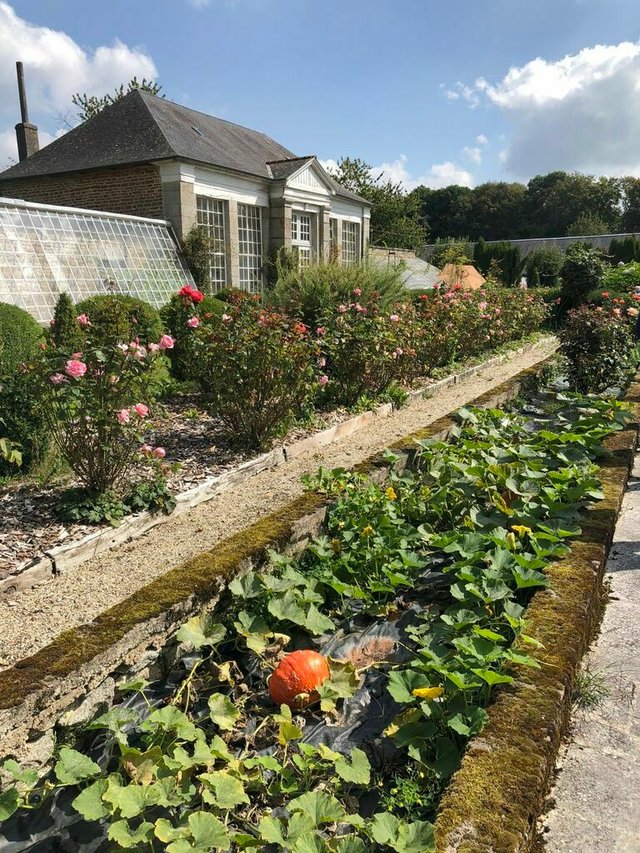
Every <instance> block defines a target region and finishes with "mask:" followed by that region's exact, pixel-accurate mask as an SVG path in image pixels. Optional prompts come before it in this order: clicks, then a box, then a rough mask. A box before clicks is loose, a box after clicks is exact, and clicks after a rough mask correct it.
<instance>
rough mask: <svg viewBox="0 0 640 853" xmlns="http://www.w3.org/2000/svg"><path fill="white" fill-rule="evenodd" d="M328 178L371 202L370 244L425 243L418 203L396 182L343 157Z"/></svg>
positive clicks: (407, 245) (417, 245) (415, 245)
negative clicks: (374, 173)
mask: <svg viewBox="0 0 640 853" xmlns="http://www.w3.org/2000/svg"><path fill="white" fill-rule="evenodd" d="M331 174H332V176H333V178H335V180H336V181H338V183H339V184H342V186H343V187H345V188H346V189H348V190H351V192H354V193H357V194H358V195H360V196H362V197H363V198H366V199H367V200H368V201H370V202H372V204H373V209H372V211H371V235H370V239H371V242H372V243H373V244H374V245H384V246H390V247H391V246H393V247H395V248H398V249H419V248H420V247H421V246H423V245H424V244H425V243H426V242H427V229H426V227H425V224H424V222H423V220H422V216H421V211H420V200H419V197H418V196H415V195H414V194H413V193H407V192H406V191H405V189H404V188H403V186H402V184H401V183H400V182H396V183H394V182H393V181H390V180H385V179H384V173H381V174H380V175H378V176H375V175H373V174H372V171H371V166H369V165H368V163H365V161H364V160H361V159H359V158H355V159H352V158H350V157H343V158H342V159H341V160H339V161H338V165H337V168H336V169H335V170H333V171H332V173H331Z"/></svg>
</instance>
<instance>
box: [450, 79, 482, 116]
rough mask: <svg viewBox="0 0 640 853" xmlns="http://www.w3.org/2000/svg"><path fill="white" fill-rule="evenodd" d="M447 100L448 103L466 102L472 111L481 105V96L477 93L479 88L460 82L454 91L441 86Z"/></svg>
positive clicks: (454, 87)
mask: <svg viewBox="0 0 640 853" xmlns="http://www.w3.org/2000/svg"><path fill="white" fill-rule="evenodd" d="M440 88H441V89H442V91H443V93H444V96H445V98H446V99H447V100H448V101H459V100H461V99H462V100H463V101H466V102H467V103H468V104H469V106H470V107H471V109H472V110H474V109H475V108H476V107H478V106H479V105H480V96H479V94H478V92H477V87H472V86H467V85H466V84H465V83H461V82H460V81H458V82H457V83H455V84H454V86H453V88H452V89H447V87H446V86H444V84H441V85H440Z"/></svg>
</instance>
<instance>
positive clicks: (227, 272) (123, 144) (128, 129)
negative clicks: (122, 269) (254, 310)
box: [0, 90, 371, 291]
mask: <svg viewBox="0 0 640 853" xmlns="http://www.w3.org/2000/svg"><path fill="white" fill-rule="evenodd" d="M20 127H21V126H20V125H18V127H17V128H16V129H17V131H18V135H19V138H20V131H19V128H20ZM29 129H30V131H31V127H30V128H29ZM33 130H35V128H34V129H33ZM23 135H24V134H23ZM34 140H35V141H34ZM23 142H24V145H23V149H24V150H21V155H25V156H24V159H22V160H21V161H20V162H19V163H18V164H16V165H15V166H12V167H11V168H10V169H7V170H6V171H4V172H2V173H0V196H5V197H8V198H19V199H24V200H26V201H31V202H40V203H45V204H53V205H63V206H70V207H76V208H88V209H92V210H99V211H108V212H111V213H121V214H132V215H135V216H143V217H151V218H156V219H158V218H159V219H166V220H168V221H169V222H170V223H171V224H172V226H173V228H174V230H175V232H176V234H177V235H178V237H179V238H183V237H184V236H185V234H186V233H187V232H188V231H189V229H190V228H191V227H192V226H193V225H194V224H196V223H198V224H201V225H203V226H204V227H205V228H206V229H207V231H208V233H209V235H210V237H212V238H213V240H212V245H213V251H212V255H211V280H212V283H213V287H214V289H220V288H222V287H225V286H233V287H240V288H243V289H245V290H250V291H257V290H260V289H261V287H262V284H263V277H264V273H263V270H264V264H265V261H266V259H267V257H268V255H269V253H270V252H271V251H275V250H277V249H278V248H279V247H282V246H284V247H286V248H291V247H295V248H297V249H298V257H299V262H300V264H303V265H304V264H308V263H310V262H311V261H315V260H328V259H329V257H334V258H337V260H338V261H339V262H340V263H342V264H353V263H357V262H358V261H359V260H360V259H362V258H363V257H364V255H365V252H366V247H367V243H368V239H369V221H370V211H371V204H370V202H368V201H366V199H363V198H361V197H360V196H358V195H356V194H355V193H352V192H350V191H349V190H347V189H345V188H344V187H342V186H341V185H340V184H338V183H337V182H336V181H335V180H333V178H332V177H331V176H330V175H329V174H328V173H327V172H326V171H325V169H324V168H323V167H322V165H321V164H320V163H319V162H318V160H317V158H316V157H315V156H313V155H308V156H305V157H296V156H295V155H294V154H293V153H292V152H291V151H288V150H287V149H286V148H284V147H283V146H282V145H280V144H278V143H277V142H274V140H272V139H270V138H269V137H268V136H265V135H264V134H263V133H259V132H258V131H255V130H250V129H248V128H245V127H241V126H240V125H237V124H233V123H231V122H228V121H224V120H223V119H219V118H214V117H213V116H209V115H206V114H204V113H200V112H196V111H195V110H191V109H189V108H187V107H183V106H181V105H179V104H175V103H173V102H171V101H168V100H166V99H164V98H158V97H155V96H153V95H150V94H148V93H147V92H142V91H140V90H134V91H132V92H130V93H129V94H128V95H126V96H125V97H124V98H122V99H120V100H119V101H117V102H116V103H114V104H112V105H111V106H109V107H106V108H105V109H103V110H102V111H101V112H99V113H98V114H97V115H96V116H94V117H93V118H91V119H89V120H88V121H86V122H84V123H83V124H81V125H79V126H78V127H76V128H74V129H73V130H71V131H69V132H68V133H66V134H65V135H64V136H62V137H60V138H59V139H56V140H55V141H54V142H51V143H50V144H49V145H47V146H46V147H45V148H42V149H40V150H38V148H37V133H36V134H35V135H34V134H33V133H32V132H30V135H29V136H28V138H26V139H24V140H23Z"/></svg>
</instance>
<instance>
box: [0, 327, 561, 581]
mask: <svg viewBox="0 0 640 853" xmlns="http://www.w3.org/2000/svg"><path fill="white" fill-rule="evenodd" d="M554 337H555V336H554V335H546V336H544V337H541V338H539V340H537V341H534V342H533V343H529V344H525V345H524V346H521V347H518V348H517V349H515V350H510V351H509V352H508V353H504V354H501V355H497V356H493V357H492V358H490V359H487V361H483V362H481V363H479V364H475V365H471V366H470V367H467V368H464V369H462V370H461V371H459V372H457V373H453V374H451V375H450V376H447V377H445V378H444V379H441V380H439V381H438V382H434V383H433V384H432V385H427V386H425V387H424V388H418V389H416V390H414V391H410V392H409V399H411V400H413V399H416V398H418V397H430V396H432V395H433V394H434V393H435V392H436V391H438V390H440V389H442V388H446V387H448V386H449V385H453V384H455V383H458V382H459V381H460V380H461V379H462V378H464V377H467V376H472V375H474V374H477V373H480V372H481V371H482V370H485V369H486V368H488V367H492V366H493V365H495V364H504V362H506V361H509V359H510V358H512V357H513V356H516V355H522V354H524V353H526V352H533V351H534V350H536V349H538V347H540V346H544V345H545V344H546V343H549V342H551V341H552V340H553V339H554ZM393 411H394V409H393V406H392V405H391V404H390V403H385V404H383V405H381V406H378V407H377V408H376V409H375V410H372V409H370V410H368V411H366V412H363V413H362V414H360V415H356V416H354V417H352V418H349V419H348V420H346V421H343V422H342V423H339V424H336V425H335V426H332V427H328V428H327V429H324V430H321V431H320V432H317V433H314V434H313V435H310V436H307V437H306V438H302V439H300V440H298V441H294V442H293V443H292V444H287V445H284V446H282V447H277V448H275V449H274V450H271V451H270V452H269V453H263V454H262V455H261V456H258V457H256V458H255V459H249V460H248V461H247V462H243V463H241V464H240V465H238V466H237V467H236V468H233V469H232V470H230V471H226V472H225V473H224V474H220V475H219V476H217V477H209V478H208V479H206V480H203V482H201V483H199V484H198V485H197V486H194V488H192V489H189V490H188V491H186V492H181V493H180V494H179V495H177V496H176V508H175V509H174V511H173V512H172V513H171V514H170V515H163V514H162V513H151V512H148V511H144V512H141V513H138V514H136V515H133V516H130V517H129V518H125V519H124V520H123V521H122V522H121V524H120V525H119V526H118V527H115V528H111V527H110V528H108V529H106V530H96V531H94V532H92V533H88V534H87V535H86V536H84V537H83V538H82V539H79V540H77V541H75V542H69V543H67V544H64V545H58V546H56V547H55V548H50V549H49V550H47V551H45V552H44V555H45V556H44V557H41V558H38V559H36V560H33V561H31V562H30V563H28V564H27V565H26V566H25V567H24V568H23V569H22V571H20V572H17V573H16V574H14V575H9V577H7V578H5V579H3V580H2V581H0V595H1V596H4V597H11V596H14V595H16V594H17V593H19V592H21V591H22V590H25V589H30V588H32V587H34V586H40V585H41V584H43V583H46V582H47V581H50V580H51V579H52V578H53V576H54V575H58V574H66V573H67V572H69V571H71V570H73V569H75V568H77V567H78V566H80V565H81V564H82V563H84V562H86V561H87V560H90V559H91V558H92V557H95V556H97V555H98V554H101V553H103V552H105V551H109V550H111V549H112V548H116V547H117V546H118V545H122V544H124V543H125V542H130V541H131V540H133V539H138V538H139V537H140V536H143V535H144V534H145V533H147V532H148V531H149V530H151V529H152V528H153V527H157V525H159V524H163V523H164V522H165V521H168V520H169V519H172V518H175V517H176V516H179V515H182V513H184V512H188V511H189V510H190V509H193V507H196V506H198V504H200V503H204V502H205V501H209V500H212V498H215V497H217V496H218V495H220V494H222V493H223V492H226V491H228V490H229V489H231V488H233V486H236V485H238V483H241V482H243V481H244V480H247V479H249V478H250V477H253V476H254V475H255V474H259V473H260V472H261V471H264V470H266V469H267V468H275V467H277V466H278V465H284V464H286V463H287V462H290V461H291V460H293V459H296V458H297V457H298V456H301V455H302V454H304V453H309V452H311V451H314V450H318V449H320V448H321V447H326V446H327V445H328V444H333V443H334V442H336V441H340V440H341V439H343V438H346V437H347V436H349V435H352V434H353V433H355V432H357V431H358V430H360V429H362V428H363V427H366V426H367V425H368V424H370V423H371V422H372V421H373V420H375V419H376V418H387V417H390V416H391V415H392V414H393Z"/></svg>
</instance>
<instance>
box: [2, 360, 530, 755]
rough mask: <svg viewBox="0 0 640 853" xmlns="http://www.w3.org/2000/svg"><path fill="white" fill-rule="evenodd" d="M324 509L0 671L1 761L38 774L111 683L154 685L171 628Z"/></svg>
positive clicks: (291, 507)
mask: <svg viewBox="0 0 640 853" xmlns="http://www.w3.org/2000/svg"><path fill="white" fill-rule="evenodd" d="M538 369H539V366H536V367H533V368H530V369H528V370H525V371H523V372H522V373H519V374H518V375H517V376H515V377H512V378H511V379H510V380H508V381H507V382H505V383H504V384H503V385H500V386H498V388H495V389H493V390H492V391H488V392H487V393H485V394H483V395H481V396H480V397H478V398H476V400H474V401H472V403H471V404H470V405H478V406H487V407H496V406H499V405H501V404H502V403H504V402H505V401H507V400H509V399H512V398H514V397H516V396H517V395H518V394H519V393H520V390H521V388H522V387H523V383H524V382H526V381H528V379H529V378H530V377H532V376H534V375H535V374H536V373H537V371H538ZM453 423H454V422H453V419H452V418H450V417H445V418H441V419H440V420H438V421H436V422H435V423H432V424H430V425H429V426H428V427H426V428H425V429H424V430H421V431H419V432H416V433H413V434H411V435H408V436H406V437H405V438H403V439H402V440H401V441H399V442H397V443H396V444H395V445H393V446H392V447H391V449H392V450H393V451H394V452H395V453H396V454H397V455H398V456H399V457H400V462H399V463H398V465H399V467H403V466H404V465H406V464H407V463H410V462H411V458H412V454H413V453H414V452H415V445H416V441H419V440H421V439H425V438H440V439H445V438H446V437H447V436H448V435H449V431H450V430H451V428H452V427H453ZM358 467H359V470H361V471H366V472H367V473H370V474H371V476H373V477H375V478H376V479H378V478H379V479H383V478H384V477H386V476H387V474H388V472H389V462H387V461H386V460H384V459H383V458H382V456H376V457H374V458H372V459H370V460H369V461H368V462H366V463H364V464H362V465H360V466H358ZM326 506H327V501H326V499H325V498H324V497H322V496H320V495H317V494H311V493H309V494H305V495H303V496H302V497H300V498H298V499H297V500H295V501H292V502H291V503H289V504H288V505H287V506H286V507H284V508H283V509H282V510H280V511H278V512H277V513H275V514H274V515H271V516H268V517H267V518H264V519H261V520H260V521H258V522H257V523H256V524H253V525H252V526H251V527H249V528H247V529H245V530H243V531H240V532H239V533H237V534H235V535H234V536H232V537H230V538H229V539H226V540H224V541H223V542H221V543H219V544H218V545H216V547H215V549H213V550H212V551H208V552H205V553H203V554H201V555H199V556H198V557H196V558H194V559H192V560H189V561H188V562H186V563H184V564H182V565H181V566H178V567H176V568H175V569H172V570H170V571H169V572H167V573H166V574H164V575H162V576H161V577H159V578H157V579H156V580H155V581H153V582H152V583H150V584H149V585H148V586H146V587H144V588H143V589H140V590H138V591H137V592H135V593H134V594H133V595H131V596H129V597H128V598H126V599H125V600H124V601H122V602H121V603H119V604H118V605H116V606H115V607H112V608H111V609H109V610H106V611H105V612H103V613H101V614H100V615H99V616H98V617H97V618H96V619H94V620H93V621H92V622H91V623H89V624H85V625H81V626H80V627H78V628H74V629H72V630H69V631H67V632H65V633H64V634H61V635H60V636H59V637H57V638H56V640H54V641H53V642H52V643H50V644H49V645H48V646H46V647H44V648H43V649H41V650H40V651H38V652H36V653H35V654H34V655H32V656H31V657H28V658H25V659H23V660H21V661H19V662H18V663H17V664H15V666H13V667H11V668H9V669H6V670H4V671H3V672H0V758H7V757H10V756H11V757H15V758H16V759H17V760H18V761H20V762H21V763H26V764H30V765H35V766H42V765H43V764H44V763H45V762H46V761H47V760H48V759H49V758H50V756H51V754H52V751H53V747H54V744H55V738H56V736H57V734H58V733H59V732H60V730H62V729H64V728H66V727H69V726H72V725H78V724H81V723H83V722H87V721H88V720H89V719H91V717H92V716H94V714H95V713H97V712H100V711H102V710H104V709H106V708H107V707H108V706H109V705H110V704H111V703H112V702H113V699H114V696H115V691H116V688H117V685H118V684H119V683H122V682H125V681H128V680H130V679H131V678H132V677H133V676H138V675H143V676H145V677H149V678H151V679H153V678H158V677H160V676H161V675H162V674H163V672H164V671H165V667H166V666H167V664H168V662H170V661H171V659H172V644H171V642H168V640H169V639H170V638H171V636H172V635H173V634H174V633H175V631H176V630H177V629H178V627H179V626H180V625H181V624H182V623H183V622H184V621H185V620H186V619H188V618H190V617H191V616H193V615H194V614H196V613H200V612H202V611H205V610H210V609H212V608H213V607H215V605H216V603H217V602H218V600H219V597H220V594H221V592H222V590H223V589H224V587H225V585H226V582H227V580H228V579H229V578H230V577H233V576H235V575H237V574H239V573H242V572H244V571H247V570H248V569H249V568H251V567H256V566H258V565H260V564H261V562H263V560H264V558H265V555H266V552H267V551H268V550H269V549H272V548H273V549H278V550H282V549H285V550H286V549H293V550H296V549H299V548H302V547H304V545H305V544H306V543H307V541H308V539H309V537H310V536H312V535H314V534H315V533H316V532H318V530H319V529H320V527H321V525H322V522H323V520H324V517H325V513H326Z"/></svg>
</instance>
